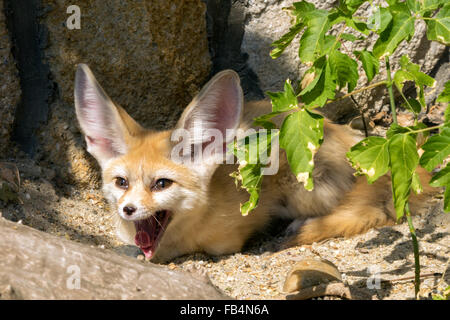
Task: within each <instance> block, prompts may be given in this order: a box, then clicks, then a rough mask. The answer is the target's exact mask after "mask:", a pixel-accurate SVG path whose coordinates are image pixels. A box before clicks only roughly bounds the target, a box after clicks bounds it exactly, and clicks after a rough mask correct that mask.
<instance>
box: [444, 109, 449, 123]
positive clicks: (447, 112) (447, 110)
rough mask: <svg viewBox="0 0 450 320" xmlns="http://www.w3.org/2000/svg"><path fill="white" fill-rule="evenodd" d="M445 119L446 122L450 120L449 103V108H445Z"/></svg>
mask: <svg viewBox="0 0 450 320" xmlns="http://www.w3.org/2000/svg"><path fill="white" fill-rule="evenodd" d="M444 121H445V122H446V123H447V122H450V105H448V106H447V108H446V109H445V114H444Z"/></svg>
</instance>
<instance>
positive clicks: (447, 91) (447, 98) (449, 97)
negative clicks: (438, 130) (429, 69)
mask: <svg viewBox="0 0 450 320" xmlns="http://www.w3.org/2000/svg"><path fill="white" fill-rule="evenodd" d="M436 102H450V81H447V82H446V83H445V87H444V90H443V91H442V92H441V94H440V95H439V96H438V97H437V99H436ZM446 121H447V120H446Z"/></svg>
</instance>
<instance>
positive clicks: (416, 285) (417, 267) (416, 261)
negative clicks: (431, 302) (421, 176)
mask: <svg viewBox="0 0 450 320" xmlns="http://www.w3.org/2000/svg"><path fill="white" fill-rule="evenodd" d="M405 209H406V219H407V220H408V226H409V232H410V233H411V238H412V242H413V248H414V269H415V279H414V293H415V294H414V296H415V298H416V299H417V295H418V293H419V291H420V257H419V243H418V242H417V237H416V230H415V229H414V226H413V223H412V219H411V212H410V211H409V205H408V203H407V204H406V208H405Z"/></svg>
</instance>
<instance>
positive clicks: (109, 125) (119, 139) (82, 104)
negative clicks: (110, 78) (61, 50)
mask: <svg viewBox="0 0 450 320" xmlns="http://www.w3.org/2000/svg"><path fill="white" fill-rule="evenodd" d="M75 109H76V114H77V118H78V122H79V123H80V127H81V129H82V131H83V133H84V134H85V138H86V143H87V150H88V152H89V153H90V154H92V155H93V156H94V157H95V158H96V159H97V161H98V162H99V164H100V166H102V167H103V166H104V164H105V163H106V162H107V161H108V160H110V159H112V158H115V157H117V156H119V155H122V154H124V153H126V152H127V149H128V144H129V142H130V139H131V136H132V135H133V134H135V133H136V132H137V131H139V130H140V126H139V125H138V124H137V123H136V122H134V120H133V119H131V117H130V116H128V114H126V112H125V111H124V110H123V109H118V108H117V107H116V106H115V105H114V103H113V102H112V100H111V99H110V98H109V97H108V95H107V94H106V93H105V91H104V90H103V88H102V87H101V86H100V84H99V83H98V82H97V80H96V79H95V77H94V75H93V73H92V72H91V70H90V69H89V67H88V66H87V65H85V64H79V65H78V68H77V72H76V76H75ZM130 129H131V130H130Z"/></svg>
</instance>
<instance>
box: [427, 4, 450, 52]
mask: <svg viewBox="0 0 450 320" xmlns="http://www.w3.org/2000/svg"><path fill="white" fill-rule="evenodd" d="M425 22H426V24H427V37H428V40H435V41H439V42H440V43H443V44H445V45H450V3H447V4H446V5H445V6H444V7H443V8H441V10H439V12H438V14H437V15H436V16H434V18H429V20H425Z"/></svg>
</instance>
